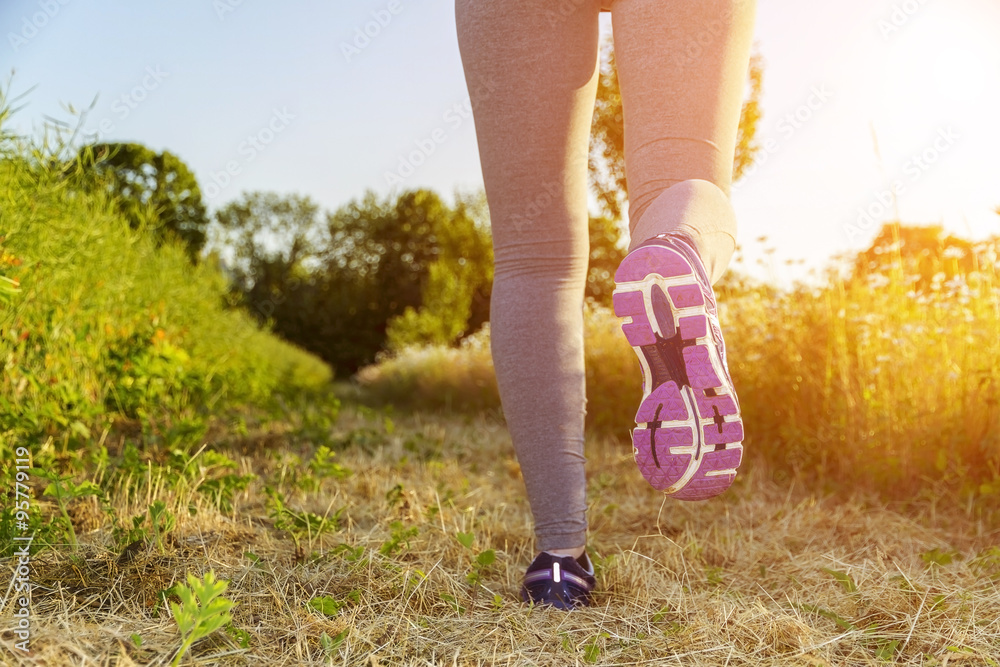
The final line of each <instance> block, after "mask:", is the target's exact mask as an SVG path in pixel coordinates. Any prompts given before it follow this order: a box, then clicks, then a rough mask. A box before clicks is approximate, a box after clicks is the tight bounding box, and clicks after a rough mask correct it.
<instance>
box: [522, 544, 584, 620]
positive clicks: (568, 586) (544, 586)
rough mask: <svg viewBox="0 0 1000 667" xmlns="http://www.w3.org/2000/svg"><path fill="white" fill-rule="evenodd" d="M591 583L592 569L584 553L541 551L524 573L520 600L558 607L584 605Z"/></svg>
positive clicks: (572, 607) (571, 607) (570, 607)
mask: <svg viewBox="0 0 1000 667" xmlns="http://www.w3.org/2000/svg"><path fill="white" fill-rule="evenodd" d="M595 583H596V581H595V579H594V568H593V566H592V565H591V564H590V558H589V557H588V556H587V554H586V553H584V554H583V555H582V556H580V558H579V559H577V558H573V557H572V556H553V555H552V554H550V553H546V552H544V551H543V552H542V553H540V554H538V557H537V558H535V561H534V562H533V563H532V564H531V565H529V566H528V571H527V572H525V573H524V585H523V586H522V587H521V599H522V600H524V601H525V602H533V603H535V604H536V605H543V604H548V605H552V606H553V607H556V608H558V609H574V608H576V607H586V606H589V605H590V593H591V591H593V590H594V584H595Z"/></svg>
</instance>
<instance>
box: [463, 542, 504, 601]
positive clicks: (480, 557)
mask: <svg viewBox="0 0 1000 667" xmlns="http://www.w3.org/2000/svg"><path fill="white" fill-rule="evenodd" d="M455 539H457V540H458V542H459V544H461V545H462V546H463V547H465V548H466V549H468V550H469V551H472V552H473V553H475V554H476V555H475V557H474V558H473V560H472V565H471V566H470V567H469V572H468V573H467V574H466V575H465V580H466V581H467V582H468V583H469V586H470V587H472V597H473V599H475V597H476V596H477V595H478V593H479V586H480V585H481V584H482V582H483V573H484V572H485V571H486V570H487V568H489V567H490V566H491V565H493V563H495V562H496V559H497V553H496V551H494V550H493V549H486V550H484V551H480V552H478V553H476V552H475V550H474V549H473V548H472V545H473V543H474V542H475V540H476V536H475V535H474V534H473V533H462V532H459V533H458V534H456V535H455Z"/></svg>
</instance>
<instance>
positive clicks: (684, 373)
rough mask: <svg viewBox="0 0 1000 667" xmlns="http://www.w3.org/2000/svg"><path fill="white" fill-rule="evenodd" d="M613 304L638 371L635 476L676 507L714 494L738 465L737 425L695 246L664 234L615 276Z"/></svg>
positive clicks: (723, 354)
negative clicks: (639, 393)
mask: <svg viewBox="0 0 1000 667" xmlns="http://www.w3.org/2000/svg"><path fill="white" fill-rule="evenodd" d="M612 300H613V303H614V309H615V315H617V316H619V317H620V318H622V320H623V322H622V331H623V332H624V334H625V337H626V338H627V339H628V342H629V344H630V345H631V346H632V349H633V350H635V353H636V356H638V357H639V365H640V366H641V367H642V402H641V403H640V404H639V409H638V411H637V412H636V415H635V421H636V428H635V429H633V431H632V445H633V447H634V454H635V462H636V464H638V466H639V470H640V471H641V472H642V476H643V477H645V478H646V481H647V482H649V483H650V484H651V485H652V486H653V488H655V489H657V490H659V491H662V492H664V493H666V494H667V495H670V496H672V497H674V498H678V499H681V500H703V499H706V498H711V497H712V496H715V495H718V494H720V493H722V492H723V491H725V490H726V489H727V488H729V486H730V484H732V482H733V478H734V477H735V476H736V468H737V467H739V465H740V460H741V458H742V456H743V444H742V443H743V421H742V419H741V418H740V404H739V400H738V399H737V397H736V391H735V389H734V388H733V381H732V379H731V378H730V376H729V367H728V364H727V362H726V347H725V344H724V343H723V340H722V332H721V330H720V329H719V319H718V313H717V310H716V305H715V293H714V292H713V291H712V283H711V281H710V280H709V278H708V274H707V273H706V271H705V267H704V265H703V264H702V262H701V258H700V257H699V256H698V252H697V250H695V247H694V244H693V242H692V241H691V240H690V239H689V238H688V237H686V236H683V235H680V234H662V235H660V236H657V237H654V238H651V239H649V240H648V241H645V242H643V243H642V244H641V245H639V246H638V247H636V248H635V249H634V250H632V252H630V253H629V254H628V255H626V256H625V259H623V260H622V263H621V265H620V266H619V267H618V271H617V272H616V273H615V290H614V293H613V295H612Z"/></svg>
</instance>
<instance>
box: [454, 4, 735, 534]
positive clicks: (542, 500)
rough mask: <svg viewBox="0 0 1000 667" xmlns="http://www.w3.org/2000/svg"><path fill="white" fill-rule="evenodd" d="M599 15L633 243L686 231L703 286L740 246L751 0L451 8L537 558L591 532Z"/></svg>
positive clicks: (495, 318)
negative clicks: (586, 325) (593, 173)
mask: <svg viewBox="0 0 1000 667" xmlns="http://www.w3.org/2000/svg"><path fill="white" fill-rule="evenodd" d="M602 10H610V11H611V16H612V26H613V30H614V43H615V60H616V65H617V68H618V76H619V85H620V87H621V94H622V106H623V111H624V131H625V172H626V178H627V181H628V195H629V209H628V213H629V228H630V241H631V244H630V247H634V246H635V245H637V244H639V243H641V242H642V241H644V240H646V239H648V238H651V237H653V236H656V235H657V234H661V233H664V232H671V231H672V232H680V233H684V234H686V235H688V236H689V237H690V238H691V239H692V240H693V241H694V242H695V244H696V246H697V248H698V250H699V253H700V255H701V258H702V261H703V262H704V263H705V266H706V267H707V268H708V271H709V273H710V275H711V276H712V279H713V281H714V280H717V279H718V278H719V277H720V276H721V275H722V273H723V272H724V271H725V268H726V265H727V264H728V262H729V260H730V258H731V256H732V254H733V251H734V249H735V233H736V223H735V217H734V214H733V210H732V206H731V204H730V202H729V189H730V184H731V175H732V168H733V156H734V152H735V145H736V130H737V125H738V123H739V116H740V108H741V105H742V97H743V91H744V86H745V83H746V75H747V66H748V62H749V54H750V45H751V38H752V31H753V21H754V13H755V6H754V0H456V2H455V13H456V20H457V28H458V43H459V49H460V52H461V58H462V65H463V68H464V70H465V77H466V84H467V86H468V90H469V96H470V100H471V103H472V109H473V117H474V119H475V127H476V135H477V141H478V144H479V154H480V160H481V165H482V172H483V180H484V183H485V188H486V197H487V201H488V203H489V211H490V220H491V225H492V235H493V245H494V254H495V258H496V267H495V275H494V283H493V296H492V301H491V311H490V320H491V321H490V329H491V335H492V342H491V347H492V353H493V362H494V366H495V367H496V375H497V381H498V383H499V387H500V398H501V403H502V405H503V412H504V416H505V418H506V421H507V428H508V430H509V432H510V436H511V440H512V442H513V444H514V450H515V452H516V454H517V458H518V461H519V463H520V466H521V473H522V476H523V478H524V482H525V486H526V488H527V493H528V500H529V504H530V506H531V511H532V515H533V518H534V525H535V536H536V540H537V544H536V546H537V548H538V549H539V550H548V549H571V548H574V547H578V546H581V545H583V544H585V542H586V538H587V518H586V509H587V500H586V478H585V476H584V448H583V435H584V415H585V413H586V394H585V387H584V365H583V360H584V356H583V345H584V342H583V295H584V286H585V284H586V277H587V262H588V255H589V237H588V210H587V182H588V180H587V177H588V170H587V160H588V152H589V150H588V148H589V136H590V130H591V119H592V116H593V112H594V100H595V96H596V93H597V80H598V75H599V44H598V41H599V40H598V37H599V28H598V18H599V13H600V12H601V11H602ZM639 383H640V378H639V377H638V373H637V377H636V385H637V386H638V385H639ZM636 479H639V477H638V475H637V476H636Z"/></svg>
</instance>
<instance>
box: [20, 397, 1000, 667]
mask: <svg viewBox="0 0 1000 667" xmlns="http://www.w3.org/2000/svg"><path fill="white" fill-rule="evenodd" d="M300 427H301V424H296V423H295V420H294V419H293V420H292V421H291V422H286V423H279V422H273V423H271V424H270V425H269V426H267V427H266V429H265V430H263V431H259V432H251V433H249V434H248V436H247V438H246V439H241V438H233V437H232V434H231V433H228V434H227V433H220V434H219V435H220V436H222V440H220V441H219V444H218V446H217V448H218V449H220V451H221V452H222V453H220V454H217V455H216V456H217V457H221V456H223V455H225V456H228V457H231V458H232V461H233V462H234V463H235V469H236V470H238V471H239V472H240V473H246V474H253V475H255V476H256V477H255V478H254V479H253V481H252V482H250V483H249V485H248V486H247V487H246V488H244V489H241V490H237V491H234V492H233V493H232V494H231V498H230V501H229V508H228V509H221V510H220V509H219V504H218V503H215V502H212V501H211V500H210V498H209V497H207V496H206V494H204V493H199V492H197V491H195V490H194V487H192V486H185V485H184V484H182V483H176V482H175V483H174V484H172V485H170V484H166V483H165V479H166V478H167V477H168V476H169V475H170V472H169V467H157V466H155V465H150V464H147V465H146V469H147V470H150V471H151V472H150V473H149V474H145V475H142V474H137V475H135V476H133V477H129V476H127V475H124V476H122V477H121V482H120V487H119V492H118V493H116V494H114V496H113V497H112V498H111V499H110V505H111V511H112V512H113V513H114V514H115V515H117V516H119V517H121V518H123V519H124V518H127V517H132V516H136V515H139V514H140V513H141V512H143V510H145V509H146V507H147V505H148V504H149V501H150V499H151V498H159V499H162V500H163V501H164V502H165V509H166V511H168V512H169V513H171V514H172V515H173V516H174V517H175V518H176V523H175V524H174V525H173V526H172V527H171V528H170V530H169V532H168V533H167V534H166V536H165V538H164V539H165V542H166V545H167V548H166V550H165V552H164V553H160V552H159V551H158V550H157V548H156V547H155V545H154V544H153V543H152V541H151V540H149V539H141V540H140V541H139V542H137V543H133V544H132V545H131V546H128V547H126V548H122V547H121V546H120V545H121V544H123V543H124V542H126V541H127V539H121V537H120V536H119V538H117V539H116V537H115V535H114V534H113V531H112V530H111V528H110V525H109V523H108V521H107V520H106V517H105V516H104V515H103V514H102V512H101V511H100V508H99V505H100V503H99V502H98V500H97V498H95V497H88V498H82V499H80V500H77V501H74V502H72V503H71V504H70V514H71V517H72V519H73V523H74V526H75V527H76V529H77V535H78V536H79V540H80V543H81V548H80V550H79V551H77V552H70V551H67V550H64V549H52V550H46V551H45V552H43V553H41V554H39V555H38V557H37V559H36V561H35V562H34V563H33V568H34V574H33V576H34V577H35V580H36V583H37V584H38V590H37V591H36V593H35V598H34V604H35V621H34V622H35V633H36V634H35V636H34V638H33V642H32V647H33V654H32V657H31V658H30V659H28V660H26V661H24V662H22V663H21V664H34V665H43V664H47V665H51V664H80V665H83V664H120V665H127V664H164V663H165V662H167V661H169V660H170V659H171V658H172V656H173V654H174V652H175V651H176V650H177V649H178V648H179V646H180V644H181V637H180V635H179V633H178V630H177V626H176V624H175V623H174V621H173V620H172V619H171V617H170V613H169V611H168V609H167V606H166V605H165V604H163V596H162V595H161V591H162V590H165V589H168V588H170V587H171V586H173V585H174V584H176V583H178V582H184V581H185V576H186V574H194V575H196V576H201V575H202V574H203V573H205V572H207V571H209V570H213V571H214V573H215V575H216V577H217V578H218V579H220V580H226V581H228V582H229V587H228V589H227V590H226V592H225V598H226V599H229V600H231V601H232V602H233V603H234V604H233V606H232V609H231V616H232V622H231V625H229V626H227V629H226V630H224V631H219V632H216V633H215V634H213V635H211V636H210V637H208V638H206V639H203V640H201V641H199V642H197V643H195V644H194V645H193V646H192V648H191V650H190V652H189V659H186V660H185V663H183V664H203V665H213V664H216V665H223V664H226V665H229V664H232V665H241V664H245V665H262V664H267V665H299V664H303V665H304V664H311V665H326V664H334V665H339V664H351V665H362V664H364V665H370V664H382V665H426V664H435V665H437V664H440V665H451V664H458V665H575V664H588V663H592V664H603V665H612V664H614V665H638V664H650V665H663V664H668V665H669V664H675V665H699V666H700V665H706V666H707V665H719V666H722V665H730V666H731V665H884V664H914V665H943V664H945V663H946V662H948V661H949V660H950V662H949V664H955V663H958V664H992V663H990V662H989V661H990V660H996V657H997V656H998V655H1000V639H998V638H1000V620H998V618H1000V590H998V581H1000V548H998V546H997V545H998V544H1000V531H998V530H997V529H996V528H995V527H993V528H991V527H989V526H988V525H986V524H984V523H982V522H981V521H978V520H976V519H975V518H974V516H975V513H974V512H969V511H968V508H966V507H959V506H956V505H955V504H953V503H951V502H949V501H948V500H946V499H942V500H941V501H940V502H937V503H931V502H921V503H918V504H913V505H910V506H908V507H906V508H896V509H893V508H890V507H885V506H882V505H879V504H877V503H874V502H870V501H868V500H866V499H865V498H862V497H854V498H852V499H850V500H847V501H842V500H841V501H837V500H832V499H828V498H822V497H819V496H817V495H815V494H813V493H812V492H811V491H810V489H809V488H808V487H807V486H805V485H803V484H802V483H801V482H798V481H796V480H790V481H788V482H787V483H784V484H781V485H777V484H775V483H773V482H770V481H768V480H767V471H766V470H764V469H758V468H754V467H750V468H749V469H748V470H746V471H745V473H744V474H743V475H742V476H741V478H740V479H739V481H738V483H737V484H736V485H735V487H734V488H733V489H731V490H730V491H729V492H728V493H727V494H725V495H724V496H722V497H720V498H718V499H716V500H713V501H710V502H704V503H681V502H677V501H669V500H668V501H664V500H663V499H662V496H660V495H658V494H657V493H655V492H654V491H653V490H651V489H650V488H648V487H647V486H646V485H645V483H644V482H643V481H642V479H641V477H640V475H639V473H638V472H637V470H636V469H635V466H634V464H633V463H632V460H631V452H630V449H629V447H628V446H627V445H624V444H622V443H619V442H615V441H612V440H599V441H596V440H595V441H590V442H588V445H587V447H588V457H589V460H588V475H589V482H588V483H589V487H590V517H591V524H592V528H591V538H590V545H589V546H590V549H591V554H592V557H593V560H594V562H595V564H596V566H597V572H598V575H597V579H598V585H599V590H598V593H597V598H596V606H595V607H594V608H592V609H587V610H581V611H576V612H572V613H569V614H566V613H564V612H559V611H555V610H549V609H532V608H529V607H527V606H526V605H523V604H521V603H520V602H519V600H518V598H517V593H518V587H519V584H520V578H521V575H522V574H523V571H524V568H525V567H526V566H527V564H528V562H529V561H530V559H531V558H532V556H533V552H532V546H531V534H530V523H529V512H528V508H527V505H526V502H525V500H524V496H523V492H522V482H521V480H520V478H519V471H518V467H517V464H516V462H515V461H514V460H513V458H512V454H511V446H510V443H509V440H508V437H507V435H506V431H505V429H504V428H503V427H502V425H501V424H499V423H498V422H497V421H496V420H494V419H492V418H489V417H485V416H484V417H476V418H467V417H450V418H449V417H434V416H429V415H420V414H416V415H411V416H407V417H399V416H396V417H390V416H388V415H386V414H383V413H379V412H375V411H372V410H370V409H368V408H359V409H354V408H352V409H348V410H346V411H345V413H344V414H343V415H342V417H341V419H340V421H339V422H338V424H337V426H336V427H335V429H334V430H333V431H332V432H331V434H330V436H329V438H328V439H327V441H326V447H325V448H322V449H320V448H317V447H316V446H315V445H307V444H305V443H304V441H303V440H302V439H301V437H297V436H296V435H295V434H296V433H300V432H301V430H300ZM227 440H228V444H226V441H227ZM109 441H110V440H109ZM261 443H266V446H263V447H261V446H259V445H260V444H261ZM241 451H246V453H241ZM138 469H139V468H138V467H137V470H138ZM489 550H492V551H493V556H492V557H487V558H478V555H479V554H482V553H484V552H487V551H489ZM494 558H495V560H493V559H494ZM483 563H485V565H484V564H483ZM175 599H176V598H173V597H172V598H171V600H175ZM8 642H9V639H6V638H5V640H4V645H5V646H6V647H7V648H6V652H5V655H6V658H7V660H8V661H10V660H11V658H12V656H13V654H12V653H11V651H10V648H9V645H8Z"/></svg>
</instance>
